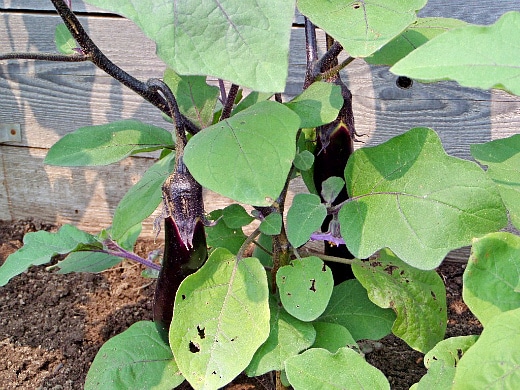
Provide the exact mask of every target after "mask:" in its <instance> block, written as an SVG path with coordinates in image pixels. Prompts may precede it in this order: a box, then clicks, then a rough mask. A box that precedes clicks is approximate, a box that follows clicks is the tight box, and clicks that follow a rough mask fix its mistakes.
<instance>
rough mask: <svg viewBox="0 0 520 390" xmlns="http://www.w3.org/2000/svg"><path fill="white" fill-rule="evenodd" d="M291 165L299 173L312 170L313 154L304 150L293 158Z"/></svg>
mask: <svg viewBox="0 0 520 390" xmlns="http://www.w3.org/2000/svg"><path fill="white" fill-rule="evenodd" d="M293 163H294V166H295V167H296V168H298V169H299V170H300V171H308V170H309V169H311V168H312V164H314V154H312V153H311V152H310V151H308V150H304V151H302V152H300V153H298V154H297V155H296V156H295V157H294V162H293Z"/></svg>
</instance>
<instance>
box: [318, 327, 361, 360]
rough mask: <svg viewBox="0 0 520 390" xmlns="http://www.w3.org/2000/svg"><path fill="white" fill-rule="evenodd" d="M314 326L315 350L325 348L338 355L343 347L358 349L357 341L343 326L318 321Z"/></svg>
mask: <svg viewBox="0 0 520 390" xmlns="http://www.w3.org/2000/svg"><path fill="white" fill-rule="evenodd" d="M312 325H313V326H314V329H315V330H316V340H314V344H312V347H313V348H324V349H326V350H327V351H329V352H331V353H336V352H337V351H338V349H340V348H342V347H357V343H356V340H354V338H353V337H352V335H351V334H350V332H349V331H348V329H347V328H345V327H344V326H342V325H339V324H334V323H332V322H316V321H314V322H313V323H312Z"/></svg>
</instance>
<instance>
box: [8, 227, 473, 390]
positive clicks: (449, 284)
mask: <svg viewBox="0 0 520 390" xmlns="http://www.w3.org/2000/svg"><path fill="white" fill-rule="evenodd" d="M40 229H45V230H50V231H54V230H56V229H55V227H54V226H51V225H48V224H45V223H41V222H35V221H17V222H2V221H0V264H2V263H3V261H4V260H5V259H6V258H7V256H8V255H9V254H10V253H12V252H14V251H15V250H17V249H18V248H20V247H21V245H22V238H23V235H24V234H25V233H27V232H32V231H36V230H40ZM153 249H156V245H155V244H154V243H153V242H138V244H137V247H136V252H137V253H139V254H140V255H145V256H144V257H146V254H147V253H148V252H149V251H151V250H153ZM141 271H142V268H141V266H139V265H135V264H131V263H126V262H124V263H122V264H121V265H120V266H119V267H117V268H114V269H111V270H108V271H105V272H102V273H100V274H95V275H94V274H68V275H59V274H55V273H53V272H48V271H46V270H45V266H39V267H33V268H31V269H30V270H29V271H28V272H26V273H24V274H22V275H19V276H17V277H15V278H14V279H12V280H11V281H10V282H9V284H8V285H7V286H5V287H0V313H1V314H0V389H6V390H7V389H31V390H34V389H39V390H44V389H48V390H50V389H52V390H69V389H82V388H83V382H84V380H85V376H86V373H87V371H88V368H89V366H90V362H91V361H92V360H93V359H94V356H95V355H96V352H97V350H98V349H99V348H100V346H101V345H102V344H103V343H104V342H105V341H107V340H108V339H109V338H111V337H112V336H114V335H116V334H118V333H121V332H122V331H124V330H125V329H127V328H128V327H129V326H130V325H131V324H133V323H134V322H136V321H140V320H150V319H151V308H152V306H151V301H152V296H153V291H154V287H155V282H154V281H151V280H150V279H145V278H143V277H142V276H141ZM463 271H464V265H463V264H453V263H444V264H443V265H441V267H440V268H439V270H438V272H439V273H440V274H441V276H442V277H443V278H444V280H445V282H446V288H447V294H448V306H449V308H448V314H449V323H448V331H447V337H448V336H456V335H465V334H479V333H480V332H481V330H482V329H481V326H480V324H479V322H478V321H477V320H476V319H475V318H474V317H473V316H472V315H471V313H470V312H469V310H468V309H467V307H466V305H465V304H464V303H463V302H462V300H461V288H462V273H463ZM366 358H367V360H368V361H369V362H370V363H371V364H373V365H375V366H376V367H378V368H379V369H380V370H382V371H383V372H384V373H385V375H386V376H387V377H388V379H389V381H390V384H391V387H392V389H408V388H409V387H410V386H411V385H412V384H413V383H415V382H417V381H419V379H420V378H421V376H422V375H424V373H425V368H424V366H423V355H422V354H421V353H419V352H416V351H413V350H411V349H410V348H409V347H408V346H407V345H406V344H405V343H404V342H402V341H401V340H399V339H397V338H396V337H393V336H388V337H386V338H384V339H383V340H381V345H378V348H374V349H373V351H372V352H369V353H367V355H366ZM182 388H184V389H190V388H191V387H190V386H189V385H187V384H186V382H185V383H184V384H183V385H182ZM272 388H273V380H272V378H271V377H270V376H269V375H266V376H264V377H262V378H259V379H249V378H246V377H243V376H241V377H239V378H237V379H236V380H235V381H234V383H233V384H231V385H229V386H227V389H233V390H246V389H251V390H253V389H272Z"/></svg>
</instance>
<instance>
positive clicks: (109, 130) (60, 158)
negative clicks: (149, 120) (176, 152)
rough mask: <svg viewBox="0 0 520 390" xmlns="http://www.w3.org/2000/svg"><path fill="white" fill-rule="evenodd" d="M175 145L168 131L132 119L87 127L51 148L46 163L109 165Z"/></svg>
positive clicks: (69, 135)
mask: <svg viewBox="0 0 520 390" xmlns="http://www.w3.org/2000/svg"><path fill="white" fill-rule="evenodd" d="M173 146H174V144H173V139H172V135H171V133H170V132H169V131H167V130H164V129H162V128H160V127H156V126H152V125H148V124H146V123H142V122H139V121H136V120H133V119H129V120H123V121H118V122H112V123H107V124H105V125H99V126H85V127H81V128H79V129H77V130H76V131H74V132H73V133H69V134H67V135H65V136H64V137H63V138H61V139H60V140H59V141H58V142H56V143H55V144H54V145H52V147H51V148H50V149H49V151H48V152H47V156H46V157H45V161H44V163H45V164H48V165H60V166H67V167H80V166H92V165H108V164H112V163H115V162H117V161H120V160H122V159H124V158H125V157H128V156H130V155H131V154H135V153H139V152H140V151H143V150H146V151H152V150H157V149H162V148H165V147H170V148H173Z"/></svg>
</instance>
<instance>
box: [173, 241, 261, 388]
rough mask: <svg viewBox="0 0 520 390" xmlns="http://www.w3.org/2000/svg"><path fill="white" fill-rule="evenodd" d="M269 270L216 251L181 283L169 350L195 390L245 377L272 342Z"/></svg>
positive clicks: (219, 250) (221, 251) (221, 384)
mask: <svg viewBox="0 0 520 390" xmlns="http://www.w3.org/2000/svg"><path fill="white" fill-rule="evenodd" d="M268 293H269V291H268V287H267V278H266V275H265V270H264V268H263V266H262V265H261V264H260V262H259V261H258V259H255V258H252V257H250V258H245V259H242V260H240V261H237V259H236V257H235V256H234V255H232V254H231V253H230V252H229V251H227V250H226V249H222V248H219V249H216V250H215V251H214V252H213V253H212V254H211V256H210V257H209V259H208V261H207V262H206V264H204V265H203V266H202V268H200V269H199V270H198V271H197V272H196V273H194V274H192V275H190V276H188V277H187V278H186V279H184V281H183V282H182V283H181V285H180V287H179V290H178V291H177V295H176V297H175V307H174V312H173V320H172V324H171V327H170V345H171V348H172V351H173V354H174V355H175V359H176V361H177V364H178V365H179V368H180V370H181V372H182V374H183V375H184V377H185V378H186V379H187V380H188V381H189V382H190V384H191V385H192V386H193V387H194V388H195V389H218V388H221V387H222V386H224V385H226V384H227V383H229V382H230V381H231V380H232V379H233V378H235V377H236V376H237V375H238V374H239V373H240V372H242V371H243V370H244V369H245V368H246V367H247V366H248V365H249V362H250V361H251V359H252V357H253V355H254V353H255V352H256V350H257V349H258V348H259V347H260V346H261V345H262V344H263V343H264V342H265V341H266V340H267V337H268V336H269V329H270V326H269V317H270V316H269V303H268V299H269V297H268Z"/></svg>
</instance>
